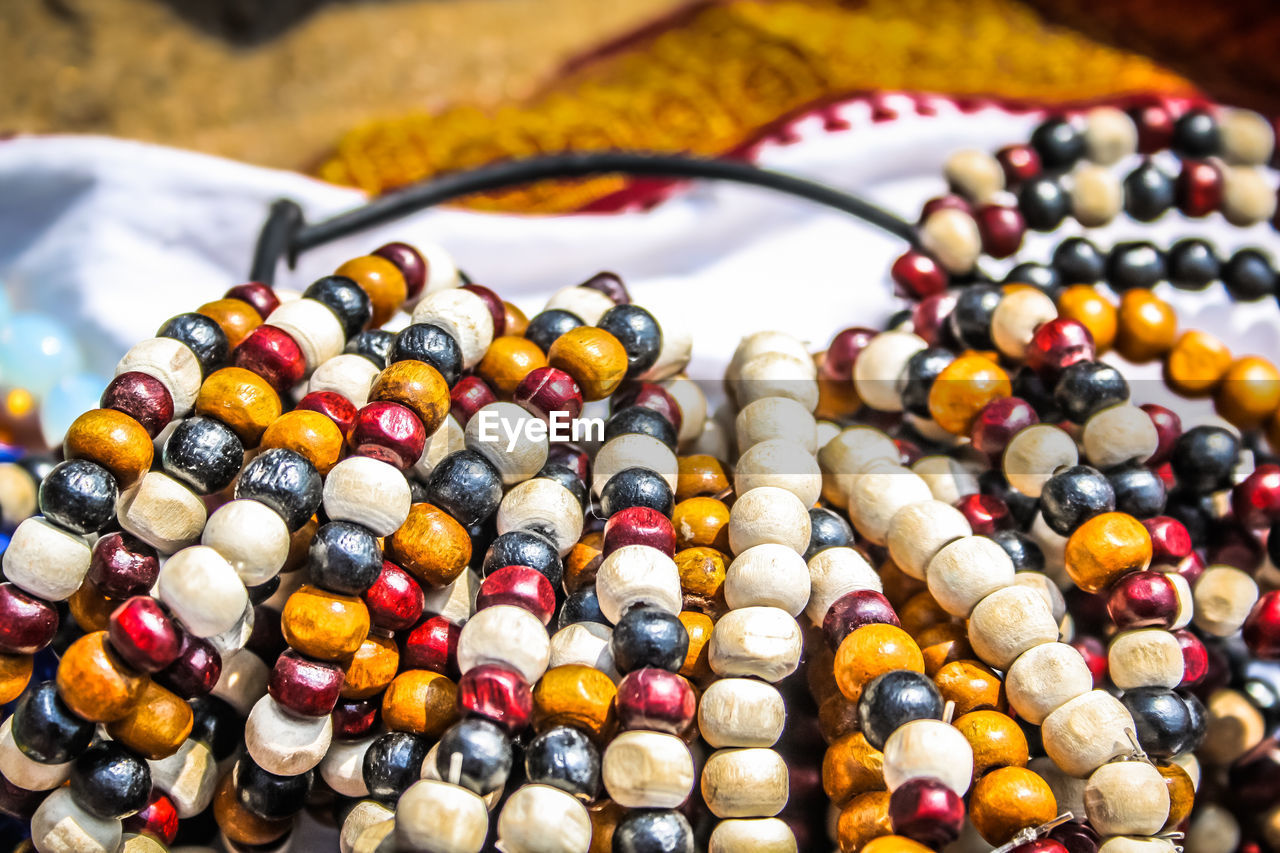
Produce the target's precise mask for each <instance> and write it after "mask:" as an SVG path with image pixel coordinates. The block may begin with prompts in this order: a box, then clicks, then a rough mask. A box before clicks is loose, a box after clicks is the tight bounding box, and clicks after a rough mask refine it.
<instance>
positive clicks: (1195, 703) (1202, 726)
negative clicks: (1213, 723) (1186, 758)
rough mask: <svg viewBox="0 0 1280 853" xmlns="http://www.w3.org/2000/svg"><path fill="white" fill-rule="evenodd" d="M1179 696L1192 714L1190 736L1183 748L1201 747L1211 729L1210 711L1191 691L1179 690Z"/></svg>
mask: <svg viewBox="0 0 1280 853" xmlns="http://www.w3.org/2000/svg"><path fill="white" fill-rule="evenodd" d="M1178 698H1179V699H1181V700H1182V701H1183V703H1184V704H1185V705H1186V706H1187V713H1188V714H1189V715H1190V716H1191V726H1190V728H1189V729H1188V731H1189V737H1188V738H1187V742H1186V744H1185V745H1184V746H1183V749H1185V750H1195V749H1199V748H1200V744H1201V742H1203V741H1204V736H1205V735H1206V734H1208V731H1209V712H1208V710H1207V709H1206V708H1205V707H1204V703H1203V702H1201V701H1200V697H1199V696H1196V694H1194V693H1192V692H1190V691H1187V690H1181V691H1178Z"/></svg>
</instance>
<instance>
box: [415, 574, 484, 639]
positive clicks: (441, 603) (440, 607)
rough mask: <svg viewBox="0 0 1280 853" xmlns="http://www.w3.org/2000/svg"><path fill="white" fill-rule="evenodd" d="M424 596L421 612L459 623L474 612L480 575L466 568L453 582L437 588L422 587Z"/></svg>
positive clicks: (478, 591)
mask: <svg viewBox="0 0 1280 853" xmlns="http://www.w3.org/2000/svg"><path fill="white" fill-rule="evenodd" d="M423 592H424V593H426V597H425V599H424V603H423V606H422V612H423V613H433V614H436V615H438V616H442V617H444V619H445V621H447V622H452V623H453V624H454V625H461V624H463V623H464V622H466V621H467V620H468V619H470V618H471V614H472V613H475V612H476V596H478V595H479V594H480V576H479V575H478V574H476V573H475V572H473V571H472V570H471V569H467V570H466V571H465V572H463V573H462V574H460V575H458V576H457V577H456V578H454V580H453V582H452V583H450V584H447V585H446V586H442V587H440V588H439V589H424V590H423Z"/></svg>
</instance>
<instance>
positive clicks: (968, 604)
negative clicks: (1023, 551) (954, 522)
mask: <svg viewBox="0 0 1280 853" xmlns="http://www.w3.org/2000/svg"><path fill="white" fill-rule="evenodd" d="M1013 578H1014V567H1013V560H1012V559H1010V557H1009V555H1008V554H1007V553H1006V552H1005V550H1004V549H1003V548H1001V547H1000V546H999V545H998V544H996V542H995V541H994V540H991V539H988V538H987V537H985V536H966V537H964V538H962V539H957V540H955V541H954V542H951V543H950V544H948V545H945V546H943V547H942V548H941V549H940V550H939V551H938V553H937V554H936V555H935V556H934V557H933V559H932V560H930V561H929V565H928V569H927V570H926V575H925V580H926V582H927V583H928V584H929V593H930V594H931V595H932V596H933V597H934V599H935V600H936V601H937V602H938V604H939V605H941V606H942V608H943V609H944V610H946V611H947V612H948V613H950V614H951V615H952V616H959V617H961V618H964V617H966V616H968V615H969V614H970V612H972V611H973V609H974V607H975V606H977V604H978V602H980V601H982V600H983V599H984V598H986V597H987V596H988V595H990V594H992V593H994V592H996V591H997V590H999V589H1001V588H1002V587H1007V586H1009V585H1010V584H1012V583H1013Z"/></svg>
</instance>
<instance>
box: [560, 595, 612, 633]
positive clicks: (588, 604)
mask: <svg viewBox="0 0 1280 853" xmlns="http://www.w3.org/2000/svg"><path fill="white" fill-rule="evenodd" d="M575 622H599V623H600V624H601V625H609V624H610V622H609V620H608V619H606V618H604V611H602V610H601V609H600V599H599V597H597V596H596V588H595V587H594V586H586V587H583V588H582V589H580V590H578V591H577V592H572V593H570V594H569V595H567V596H565V599H564V604H562V605H561V606H560V615H559V616H557V617H556V628H564V627H566V626H568V625H572V624H573V623H575Z"/></svg>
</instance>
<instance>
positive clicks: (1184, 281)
mask: <svg viewBox="0 0 1280 853" xmlns="http://www.w3.org/2000/svg"><path fill="white" fill-rule="evenodd" d="M1167 262H1168V266H1169V283H1170V284H1172V285H1173V286H1174V287H1176V288H1178V289H1179V290H1204V289H1205V288H1206V287H1208V286H1209V283H1210V282H1211V281H1214V280H1215V279H1217V278H1218V276H1219V275H1220V274H1221V268H1222V263H1221V261H1219V260H1218V255H1217V253H1216V252H1214V250H1213V244H1212V243H1210V242H1209V241H1207V240H1199V239H1197V238H1195V237H1188V238H1186V239H1185V240H1179V241H1178V242H1176V243H1174V244H1173V246H1172V247H1171V248H1170V249H1169V254H1168V257H1167Z"/></svg>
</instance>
